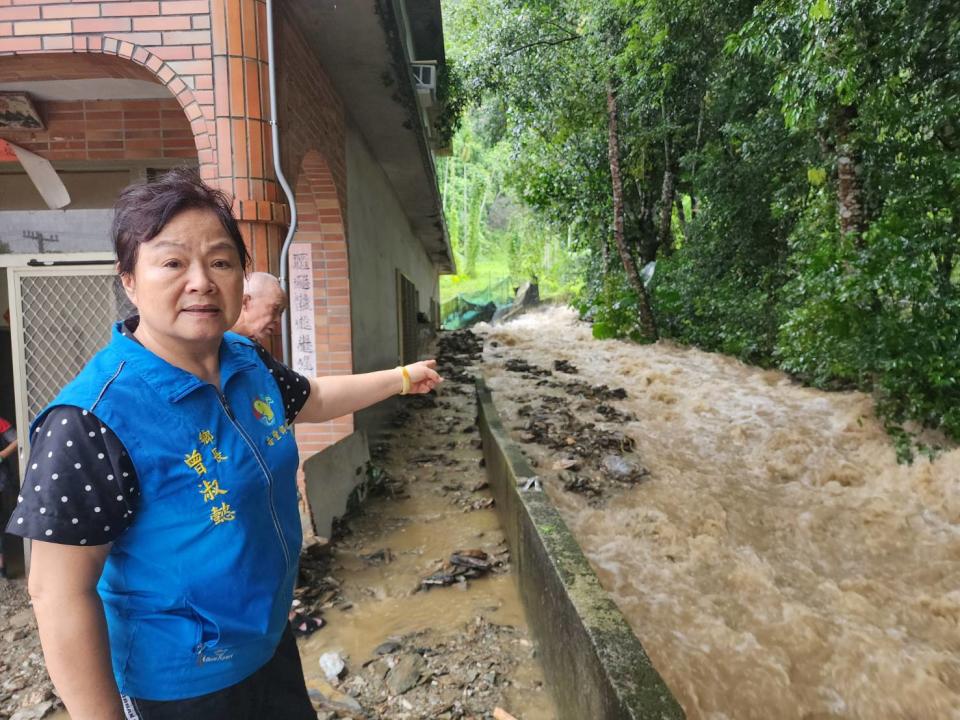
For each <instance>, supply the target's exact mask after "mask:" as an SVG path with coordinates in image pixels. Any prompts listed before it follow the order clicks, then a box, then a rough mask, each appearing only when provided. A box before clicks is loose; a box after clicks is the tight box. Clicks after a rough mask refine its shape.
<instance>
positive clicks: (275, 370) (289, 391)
mask: <svg viewBox="0 0 960 720" xmlns="http://www.w3.org/2000/svg"><path fill="white" fill-rule="evenodd" d="M254 347H256V348H257V354H258V355H260V359H261V360H262V361H263V364H264V365H266V366H267V369H268V370H269V371H270V374H271V375H273V377H274V378H275V379H276V381H277V385H279V386H280V395H281V396H282V397H283V412H284V418H286V421H287V422H288V423H292V422H293V421H294V420H295V419H296V417H297V415H299V414H300V411H301V410H303V406H304V405H305V404H306V402H307V398H308V397H310V382H309V381H308V380H307V378H305V377H304V376H303V375H301V374H300V373H298V372H295V371H293V370H291V369H290V368H288V367H287V366H286V365H284V364H283V363H282V362H279V361H278V360H277V359H276V358H275V357H273V355H271V354H270V353H269V352H267V350H266V348H264V347H263V346H262V345H260V343H254Z"/></svg>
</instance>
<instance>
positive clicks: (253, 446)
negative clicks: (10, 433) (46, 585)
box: [34, 324, 301, 700]
mask: <svg viewBox="0 0 960 720" xmlns="http://www.w3.org/2000/svg"><path fill="white" fill-rule="evenodd" d="M220 386H221V390H220V391H218V390H217V388H215V387H214V386H213V385H210V384H209V383H206V382H203V381H202V380H200V379H198V378H197V377H196V376H194V375H191V374H190V373H188V372H186V371H184V370H181V369H179V368H176V367H174V366H173V365H170V364H169V363H167V362H166V361H164V360H161V359H160V358H159V357H157V356H156V355H154V354H153V353H152V352H150V351H149V350H147V349H146V348H144V347H143V346H141V345H140V344H139V343H137V342H135V341H134V340H131V339H129V338H127V337H124V336H123V334H122V333H121V332H120V325H119V324H118V325H117V326H116V327H115V328H114V331H113V337H112V340H111V342H110V344H109V345H108V346H107V347H106V348H104V349H103V350H102V351H100V352H99V353H98V354H97V355H96V356H94V358H93V359H92V360H91V361H90V362H89V364H88V365H87V366H86V367H85V368H84V369H83V370H82V371H81V372H80V374H79V375H78V376H77V378H76V379H75V380H74V381H73V382H71V383H70V384H69V385H67V387H66V388H64V389H63V391H62V392H61V393H60V395H59V396H58V397H57V399H56V400H54V401H53V403H52V404H51V405H50V407H53V406H56V405H72V406H76V407H80V408H84V409H87V410H89V411H90V412H91V413H93V414H94V415H96V416H97V417H98V418H99V419H100V420H101V421H102V422H103V423H104V424H105V425H106V426H107V427H109V428H110V430H112V431H113V432H114V433H115V434H116V435H117V437H118V438H119V439H120V441H121V442H122V443H123V445H124V447H125V448H126V451H127V452H128V453H129V455H130V458H131V460H132V461H133V466H134V468H135V470H136V474H137V478H138V480H139V484H140V493H141V496H140V501H139V506H138V508H137V510H136V514H135V515H134V517H133V523H132V525H131V526H130V527H129V528H128V529H127V530H126V531H125V532H123V534H121V535H120V537H119V538H118V539H117V540H116V541H115V542H114V544H113V547H112V548H111V551H110V554H109V556H108V557H107V561H106V565H105V566H104V570H103V574H102V576H101V578H100V582H99V584H98V586H97V589H98V591H99V593H100V597H101V598H102V600H103V606H104V611H105V614H106V618H107V627H108V630H109V634H110V651H111V656H112V660H113V672H114V676H115V677H116V680H117V686H118V688H119V689H120V692H121V693H123V694H125V695H131V696H133V697H136V698H143V699H150V700H177V699H182V698H188V697H194V696H197V695H203V694H206V693H210V692H214V691H216V690H220V689H222V688H225V687H228V686H229V685H233V684H235V683H237V682H239V681H241V680H243V679H244V678H245V677H248V676H249V675H251V674H253V673H254V672H255V671H256V670H257V669H259V668H260V667H261V666H263V665H264V664H265V663H266V662H267V661H268V660H270V658H271V657H272V656H273V653H274V650H275V649H276V647H277V644H278V643H279V640H280V635H281V633H282V632H283V629H284V627H285V624H286V622H287V613H288V611H289V609H290V602H291V600H292V598H293V586H294V582H295V580H296V575H297V562H298V557H299V551H300V542H301V528H300V517H299V511H298V506H297V489H296V472H297V465H298V454H297V446H296V443H295V442H294V439H293V432H292V429H291V428H290V427H289V426H288V425H287V424H286V419H285V417H284V411H283V400H282V397H281V394H280V389H279V387H278V386H277V382H276V381H275V380H274V378H273V376H272V375H271V373H270V372H269V370H268V369H267V368H266V366H265V365H264V364H263V362H262V361H261V360H260V358H259V357H258V356H257V351H256V350H255V349H254V347H253V345H252V343H251V342H250V341H249V340H247V339H246V338H242V337H240V336H239V335H235V334H233V333H227V334H226V335H225V336H224V340H223V342H222V343H221V346H220ZM47 410H49V408H47ZM46 412H47V411H46V410H45V411H44V412H43V413H41V414H40V415H39V416H38V418H37V420H35V421H34V424H37V423H39V422H40V421H41V420H42V418H43V416H44V415H45V414H46Z"/></svg>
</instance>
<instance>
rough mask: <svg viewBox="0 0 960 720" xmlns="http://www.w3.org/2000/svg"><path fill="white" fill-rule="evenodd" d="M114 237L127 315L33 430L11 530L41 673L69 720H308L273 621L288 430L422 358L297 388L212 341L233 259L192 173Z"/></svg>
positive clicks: (153, 190)
mask: <svg viewBox="0 0 960 720" xmlns="http://www.w3.org/2000/svg"><path fill="white" fill-rule="evenodd" d="M113 237H114V243H115V248H116V253H117V260H118V262H117V268H118V272H119V274H120V278H121V281H122V283H123V287H124V289H125V291H126V293H127V295H128V297H129V298H130V300H131V302H133V304H134V305H136V307H137V310H138V313H139V315H138V316H135V317H133V318H131V319H130V320H127V321H125V322H123V323H118V324H117V326H116V327H115V329H114V332H113V337H112V340H111V342H110V344H109V345H108V346H107V347H106V348H105V349H104V350H102V351H101V352H100V353H98V354H97V355H96V356H95V357H94V358H93V359H92V360H91V361H90V363H89V364H88V365H87V366H86V367H85V368H84V370H83V371H82V372H81V373H80V375H79V376H78V377H77V378H76V379H75V380H74V381H73V382H71V383H70V384H69V385H68V386H67V387H66V388H65V389H64V390H63V391H62V392H61V394H60V396H59V397H58V398H57V399H56V400H55V401H54V402H53V403H52V404H51V406H50V407H48V408H47V409H46V410H44V412H42V413H41V414H40V415H39V416H38V417H37V419H36V421H35V422H34V424H33V427H32V430H31V432H32V435H31V441H32V449H31V453H30V460H29V462H28V469H27V473H26V479H25V482H24V486H23V489H22V491H21V496H20V502H19V504H18V506H17V509H16V511H15V513H14V515H13V516H12V518H11V521H10V531H11V532H15V533H18V534H20V535H23V536H24V537H29V538H31V539H33V540H35V541H36V542H34V543H33V550H32V560H31V572H30V578H29V588H30V593H31V596H32V598H33V604H34V609H35V611H36V615H37V622H38V626H39V630H40V640H41V643H42V645H43V650H44V656H45V658H46V662H47V668H48V670H49V672H50V676H51V679H52V680H53V682H54V684H55V685H56V687H57V690H58V692H59V693H60V696H61V698H62V699H63V701H64V704H65V705H66V706H67V710H68V711H69V712H70V714H71V718H72V719H73V720H94V719H96V720H100V719H101V718H103V719H109V720H113V719H114V718H124V717H125V718H143V719H144V720H153V719H154V718H157V719H163V718H201V717H202V718H205V719H206V720H217V719H219V718H222V719H223V720H238V719H240V720H242V719H244V718H249V719H250V720H260V719H264V720H265V719H267V718H278V719H280V718H283V719H284V720H287V719H289V720H300V719H301V718H303V719H304V720H306V719H307V718H309V719H310V720H313V718H315V717H316V714H315V713H314V711H313V709H312V708H311V705H310V701H309V699H308V697H307V693H306V689H305V686H304V680H303V673H302V669H301V667H300V659H299V655H298V654H297V648H296V644H295V641H294V640H293V638H292V635H291V633H290V629H289V626H288V624H287V613H288V610H289V608H290V603H291V600H292V594H293V585H294V581H295V578H296V575H297V559H298V551H299V548H300V541H301V531H300V521H299V515H298V512H297V498H296V484H295V475H296V470H297V465H298V454H297V447H296V444H295V442H294V440H293V436H292V433H291V431H290V429H289V427H290V425H291V424H292V423H294V422H306V423H314V422H323V421H325V420H329V419H331V418H335V417H339V416H341V415H346V414H348V413H351V412H354V411H356V410H359V409H361V408H363V407H366V406H368V405H371V404H373V403H375V402H378V401H380V400H383V399H385V398H387V397H389V396H391V395H394V394H396V393H398V392H411V393H424V392H429V391H430V390H431V389H432V388H433V387H435V386H436V384H437V383H439V382H440V377H439V376H438V375H437V373H436V372H435V371H434V370H433V366H434V363H433V361H428V362H419V363H414V364H413V365H409V366H407V367H405V368H396V369H394V370H385V371H381V372H374V373H367V374H364V375H351V376H341V377H331V378H311V379H307V378H304V377H302V376H300V375H298V374H296V373H294V372H292V371H291V370H289V369H288V368H286V367H285V366H283V365H281V364H280V363H278V362H276V361H275V360H274V359H273V358H272V357H270V355H269V354H267V352H266V351H265V350H264V349H263V348H261V347H260V346H259V345H257V344H256V343H253V342H252V341H250V340H248V339H246V338H243V337H240V336H239V335H235V334H233V333H227V332H226V331H227V330H228V329H229V328H230V327H232V326H233V324H234V322H235V321H236V319H237V317H238V315H239V313H240V307H241V303H242V297H243V278H244V268H245V267H246V265H247V259H248V258H247V252H246V249H245V247H244V243H243V239H242V237H241V236H240V232H239V229H238V227H237V223H236V221H235V220H234V218H233V216H232V214H231V211H230V204H229V201H228V200H227V198H225V197H224V196H223V195H222V194H220V193H218V192H216V191H214V190H211V189H210V188H208V187H207V186H206V185H204V184H203V182H202V181H201V180H200V178H199V177H198V176H197V175H196V174H195V173H194V172H192V171H187V170H178V171H173V172H171V173H168V174H167V175H166V176H164V177H163V178H162V179H160V180H159V181H158V182H155V183H151V184H148V185H141V186H135V187H131V188H128V189H127V190H125V191H124V192H123V193H122V194H121V196H120V199H119V200H118V203H117V208H116V218H115V220H114V227H113ZM111 666H112V672H111ZM118 691H119V692H118Z"/></svg>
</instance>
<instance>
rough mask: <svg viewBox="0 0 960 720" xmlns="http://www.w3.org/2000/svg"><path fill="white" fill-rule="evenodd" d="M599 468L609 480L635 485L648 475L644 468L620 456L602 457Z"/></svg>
mask: <svg viewBox="0 0 960 720" xmlns="http://www.w3.org/2000/svg"><path fill="white" fill-rule="evenodd" d="M600 466H601V467H602V468H603V472H604V473H606V475H607V476H608V477H609V478H610V479H611V480H616V481H617V482H625V483H635V482H638V481H639V480H641V479H642V478H643V477H644V476H645V475H647V474H648V471H647V469H646V468H643V467H640V466H639V465H637V463H635V462H631V461H630V460H627V459H626V458H624V457H623V456H621V455H613V454H610V455H604V456H603V459H602V460H601V461H600Z"/></svg>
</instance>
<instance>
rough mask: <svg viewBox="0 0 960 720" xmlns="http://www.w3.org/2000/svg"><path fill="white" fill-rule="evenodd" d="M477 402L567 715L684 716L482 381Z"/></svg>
mask: <svg viewBox="0 0 960 720" xmlns="http://www.w3.org/2000/svg"><path fill="white" fill-rule="evenodd" d="M477 399H478V403H477V405H478V412H479V421H478V422H479V426H480V431H481V434H482V437H483V455H484V460H485V462H486V468H487V478H488V481H489V483H490V488H491V490H492V491H493V495H494V498H495V499H496V508H497V512H498V514H499V516H500V521H501V524H502V526H503V529H504V532H505V533H506V535H507V540H508V541H509V543H510V552H511V559H512V562H513V564H514V567H515V568H516V570H517V577H518V578H519V583H520V594H521V597H522V598H523V602H524V606H525V609H526V614H527V620H528V622H529V623H530V627H531V630H532V632H533V635H534V638H535V639H536V641H537V643H538V645H539V648H540V660H541V662H542V663H543V667H544V672H545V674H546V678H547V683H548V685H549V686H550V690H551V692H552V694H553V696H554V698H555V699H556V703H557V707H558V708H559V713H560V717H559V720H640V719H641V718H643V719H644V720H654V719H655V720H674V719H675V718H683V717H685V716H684V713H683V710H682V709H681V707H680V705H679V704H678V703H677V701H676V700H675V699H674V698H673V696H672V695H671V693H670V690H669V688H667V686H666V684H665V683H664V682H663V679H662V678H661V677H660V675H659V673H657V671H656V670H655V669H654V667H653V665H652V664H651V662H650V659H649V658H648V657H647V654H646V652H644V649H643V647H642V646H641V645H640V641H639V640H637V637H636V635H634V634H633V631H632V630H631V629H630V626H629V625H628V624H627V621H626V620H625V619H624V617H623V615H621V613H620V611H619V610H618V609H617V607H616V606H615V605H614V604H613V601H611V600H610V598H609V597H607V594H606V592H604V590H603V589H602V588H601V587H600V583H599V581H598V580H597V577H596V575H595V574H594V572H593V570H592V569H591V567H590V565H589V564H588V562H587V559H586V558H585V557H584V556H583V553H582V552H581V550H580V546H579V545H578V544H577V541H576V540H575V539H574V537H573V535H572V534H571V532H570V530H569V529H568V528H567V526H566V524H565V523H564V522H563V520H562V519H561V517H560V515H559V513H558V512H557V510H556V509H555V508H554V507H553V505H552V504H551V503H550V501H549V499H548V498H547V495H546V493H544V492H542V491H537V490H522V489H521V487H522V486H523V485H524V483H525V481H526V479H527V478H531V477H534V476H535V473H534V472H533V470H532V469H531V468H530V465H529V463H528V462H527V461H526V459H525V458H524V457H523V455H522V454H521V453H520V450H519V448H518V447H517V446H516V445H514V444H513V443H512V441H511V440H510V439H509V437H508V436H507V433H506V431H505V430H504V428H503V426H502V424H501V423H500V418H499V416H498V414H497V410H496V407H495V406H494V404H493V399H492V397H491V394H490V391H489V389H488V388H487V387H486V385H485V384H484V383H483V381H482V380H478V381H477Z"/></svg>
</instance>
